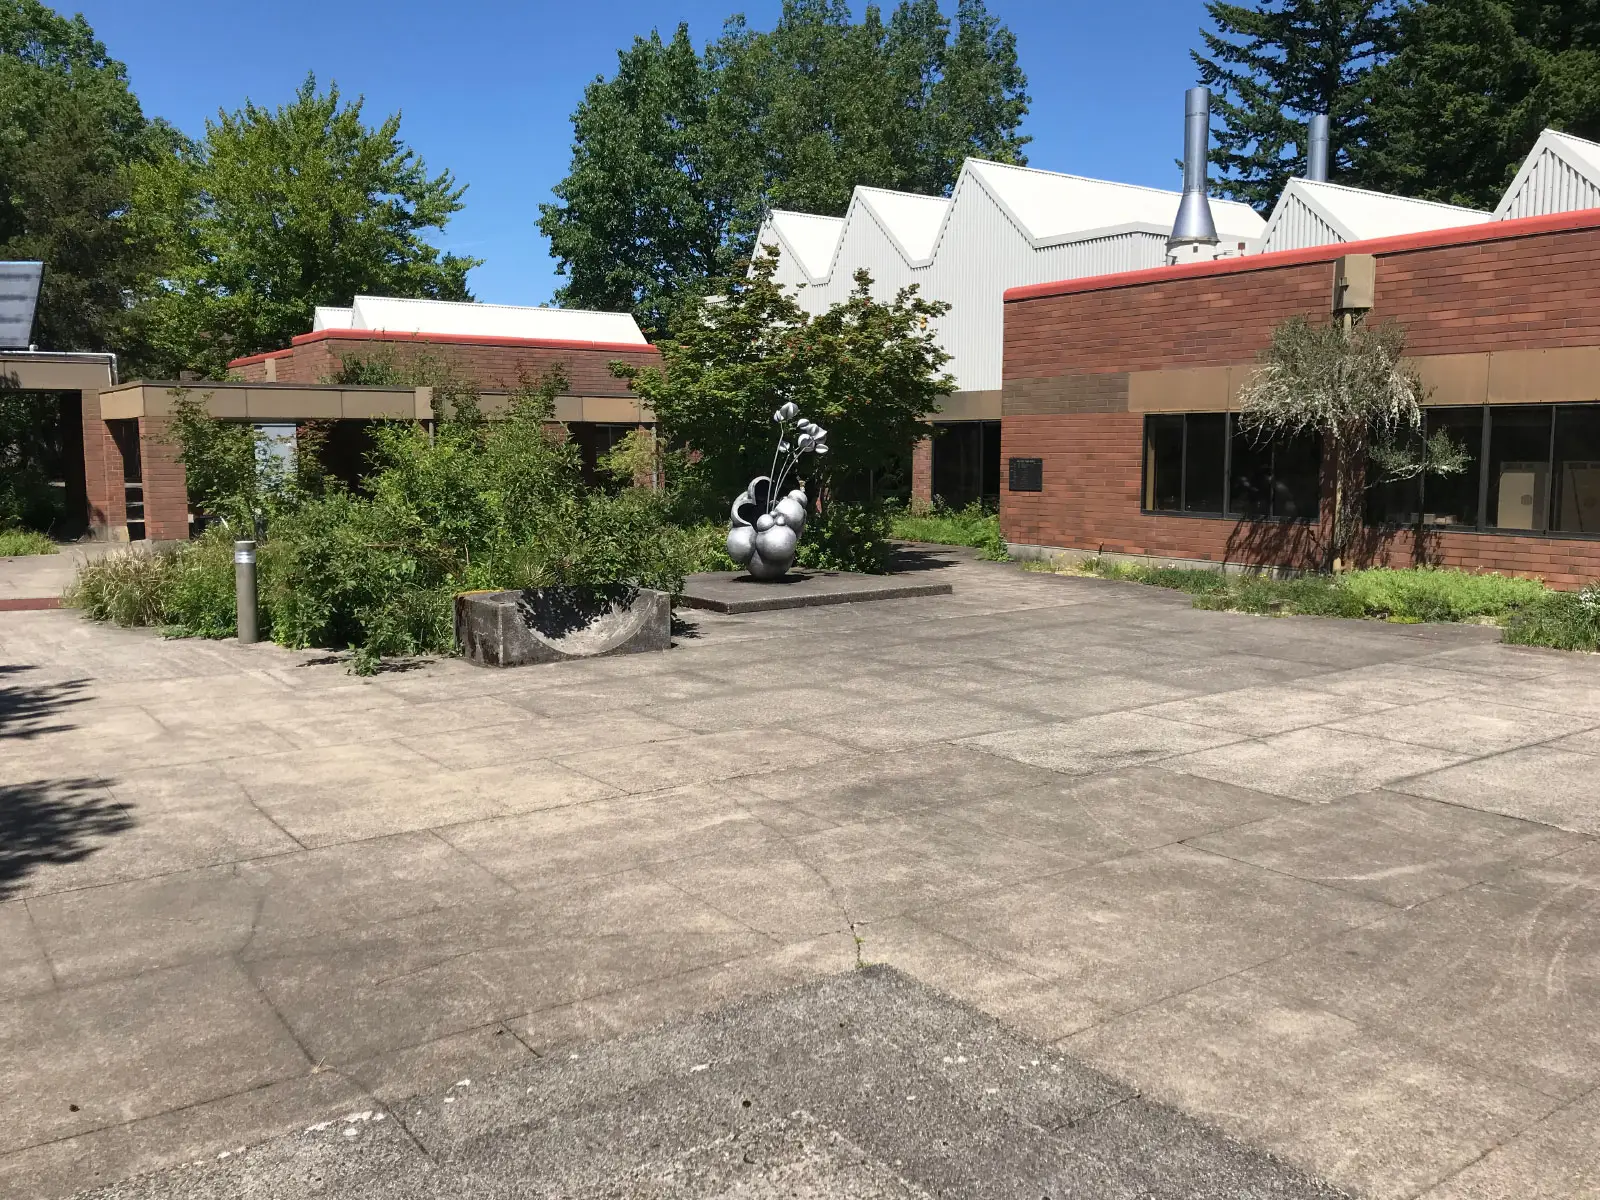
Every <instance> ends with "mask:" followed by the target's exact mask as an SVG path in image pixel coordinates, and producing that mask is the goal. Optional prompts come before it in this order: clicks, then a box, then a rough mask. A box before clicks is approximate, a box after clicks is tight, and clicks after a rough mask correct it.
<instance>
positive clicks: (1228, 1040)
mask: <svg viewBox="0 0 1600 1200" xmlns="http://www.w3.org/2000/svg"><path fill="white" fill-rule="evenodd" d="M1060 1045H1061V1047H1062V1048H1063V1049H1065V1050H1067V1051H1068V1052H1069V1053H1072V1054H1076V1055H1080V1056H1082V1057H1083V1058H1085V1059H1087V1061H1088V1062H1090V1063H1091V1064H1093V1065H1094V1066H1097V1067H1099V1068H1100V1069H1101V1070H1103V1071H1107V1072H1109V1073H1111V1074H1113V1075H1115V1076H1117V1077H1118V1078H1121V1079H1124V1080H1127V1081H1128V1082H1130V1083H1132V1084H1133V1085H1135V1086H1137V1087H1138V1088H1139V1089H1140V1090H1141V1091H1142V1092H1143V1093H1144V1094H1145V1095H1147V1096H1149V1097H1150V1098H1151V1099H1155V1100H1159V1101H1162V1102H1164V1103H1167V1104H1171V1105H1175V1106H1176V1107H1178V1108H1181V1109H1182V1110H1183V1111H1185V1112H1188V1113H1192V1114H1194V1115H1195V1116H1197V1117H1199V1118H1200V1119H1201V1120H1203V1121H1209V1122H1211V1123H1213V1124H1215V1125H1218V1126H1220V1127H1221V1128H1222V1129H1223V1130H1225V1131H1226V1132H1228V1133H1231V1134H1233V1135H1234V1136H1235V1137H1239V1138H1243V1139H1245V1140H1247V1141H1249V1142H1252V1143H1254V1144H1256V1145H1262V1146H1266V1147H1267V1148H1269V1149H1271V1150H1274V1151H1276V1152H1278V1153H1279V1154H1283V1155H1285V1156H1287V1157H1289V1158H1290V1159H1291V1160H1293V1161H1295V1162H1297V1163H1300V1164H1302V1165H1304V1166H1306V1167H1308V1168H1309V1169H1311V1170H1314V1171H1316V1172H1317V1173H1318V1174H1321V1175H1322V1176H1324V1177H1325V1178H1327V1179H1329V1180H1330V1181H1331V1182H1333V1183H1336V1184H1341V1185H1343V1186H1345V1187H1347V1188H1351V1189H1354V1190H1356V1191H1357V1192H1359V1193H1360V1194H1361V1195H1364V1196H1371V1197H1374V1200H1390V1198H1394V1200H1399V1198H1400V1197H1406V1196H1412V1195H1415V1193H1416V1191H1417V1189H1419V1188H1422V1187H1426V1186H1427V1185H1428V1184H1429V1183H1432V1182H1433V1181H1434V1180H1436V1179H1438V1178H1440V1177H1441V1176H1443V1175H1445V1174H1448V1173H1449V1172H1451V1171H1454V1170H1456V1169H1458V1168H1459V1167H1461V1166H1463V1165H1465V1164H1466V1163H1469V1162H1471V1161H1472V1160H1473V1159H1474V1158H1476V1157H1477V1156H1478V1155H1479V1154H1481V1153H1483V1151H1485V1150H1486V1149H1488V1148H1490V1147H1491V1146H1494V1145H1496V1144H1497V1143H1499V1142H1501V1141H1502V1140H1504V1139H1506V1138H1509V1137H1511V1136H1513V1135H1514V1134H1516V1133H1517V1132H1519V1131H1520V1130H1522V1129H1525V1128H1526V1127H1528V1126H1529V1125H1531V1124H1532V1123H1533V1122H1535V1121H1537V1120H1539V1119H1540V1118H1541V1117H1543V1116H1544V1115H1545V1114H1546V1113H1548V1112H1549V1111H1550V1110H1551V1108H1552V1107H1553V1104H1554V1101H1552V1100H1551V1099H1550V1098H1549V1097H1547V1096H1543V1095H1540V1094H1538V1093H1536V1092H1532V1091H1530V1090H1528V1089H1525V1088H1520V1087H1517V1086H1516V1085H1515V1084H1511V1083H1507V1082H1504V1081H1502V1080H1498V1079H1494V1078H1490V1077H1486V1076H1481V1075H1477V1074H1474V1073H1472V1072H1468V1071H1463V1070H1461V1069H1459V1068H1458V1067H1457V1066H1456V1065H1454V1064H1451V1063H1449V1062H1446V1061H1441V1060H1440V1059H1439V1058H1437V1057H1436V1056H1432V1055H1429V1054H1428V1053H1427V1052H1426V1050H1423V1049H1420V1048H1418V1047H1416V1046H1413V1045H1411V1044H1409V1043H1407V1042H1406V1041H1404V1040H1401V1039H1396V1038H1394V1037H1391V1036H1387V1035H1385V1034H1384V1033H1382V1032H1378V1031H1375V1030H1373V1029H1371V1028H1368V1027H1366V1026H1363V1025H1361V1024H1358V1023H1356V1022H1353V1021H1350V1020H1346V1019H1345V1018H1343V1017H1341V1016H1338V1015H1336V1014H1334V1013H1331V1012H1328V1011H1326V1010H1325V1009H1322V1008H1319V1007H1317V1006H1315V1005H1312V1004H1307V1003H1304V1002H1299V1001H1295V1000H1293V999H1288V998H1285V997H1282V996H1279V995H1277V994H1276V993H1275V992H1273V991H1272V990H1270V989H1267V988H1264V987H1262V986H1261V985H1260V984H1259V983H1257V982H1255V981H1253V980H1251V979H1248V978H1233V979H1223V980H1220V981H1217V982H1215V983H1211V984H1207V985H1206V986H1204V987H1201V988H1198V989H1197V990H1195V991H1192V992H1188V993H1186V994H1184V995H1180V996H1174V997H1172V998H1171V999H1168V1000H1164V1001H1162V1002H1160V1003H1158V1004H1156V1005H1154V1006H1152V1007H1150V1008H1147V1009H1143V1010H1141V1011H1140V1012H1136V1013H1132V1014H1129V1015H1128V1016H1125V1017H1122V1018H1120V1019H1118V1020H1115V1021H1111V1022H1108V1023H1106V1024H1104V1025H1099V1026H1096V1027H1095V1028H1093V1029H1090V1030H1087V1031H1085V1032H1083V1033H1080V1034H1077V1035H1076V1036H1074V1037H1071V1038H1069V1039H1067V1040H1066V1041H1064V1042H1062V1043H1060ZM1510 1194H1511V1193H1507V1195H1510Z"/></svg>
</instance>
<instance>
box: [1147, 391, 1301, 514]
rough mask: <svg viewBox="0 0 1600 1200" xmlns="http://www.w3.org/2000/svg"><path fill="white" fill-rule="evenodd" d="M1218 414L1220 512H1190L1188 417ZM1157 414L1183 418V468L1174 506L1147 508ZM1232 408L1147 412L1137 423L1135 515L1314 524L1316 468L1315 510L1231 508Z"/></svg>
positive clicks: (1234, 428)
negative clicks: (1251, 512)
mask: <svg viewBox="0 0 1600 1200" xmlns="http://www.w3.org/2000/svg"><path fill="white" fill-rule="evenodd" d="M1192 416H1193V417H1212V416H1220V417H1222V418H1223V423H1222V511H1221V512H1190V511H1189V510H1188V509H1187V508H1186V507H1185V506H1186V505H1187V504H1188V502H1189V418H1190V417H1192ZM1159 417H1182V418H1183V450H1182V463H1183V470H1182V475H1181V476H1180V479H1179V486H1178V507H1177V508H1175V509H1171V508H1147V507H1146V506H1145V501H1146V497H1148V496H1149V495H1150V454H1149V446H1150V422H1151V420H1152V419H1153V418H1159ZM1237 417H1238V414H1237V413H1235V412H1222V413H1219V412H1217V411H1216V410H1215V409H1210V410H1197V411H1195V412H1177V413H1174V412H1147V413H1145V414H1144V421H1143V422H1141V424H1140V427H1139V515H1140V516H1145V517H1181V518H1183V519H1184V520H1199V521H1235V522H1237V521H1250V522H1252V523H1254V524H1258V525H1315V524H1317V523H1318V522H1319V521H1320V520H1321V518H1322V514H1321V508H1322V480H1321V475H1320V472H1319V475H1318V480H1317V509H1318V511H1317V513H1316V514H1315V515H1313V516H1305V517H1279V516H1265V517H1251V516H1246V515H1245V514H1243V513H1239V512H1235V511H1233V438H1234V434H1235V432H1236V424H1235V422H1236V419H1237Z"/></svg>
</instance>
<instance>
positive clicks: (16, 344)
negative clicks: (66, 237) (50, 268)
mask: <svg viewBox="0 0 1600 1200" xmlns="http://www.w3.org/2000/svg"><path fill="white" fill-rule="evenodd" d="M43 278H44V264H43V263H37V262H0V350H26V349H27V348H28V342H29V339H30V338H31V337H32V335H33V314H34V310H35V309H36V308H38V306H39V283H40V281H41V280H42V279H43Z"/></svg>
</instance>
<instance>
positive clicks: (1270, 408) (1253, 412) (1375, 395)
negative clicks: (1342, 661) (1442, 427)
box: [1239, 316, 1467, 571]
mask: <svg viewBox="0 0 1600 1200" xmlns="http://www.w3.org/2000/svg"><path fill="white" fill-rule="evenodd" d="M1405 345H1406V335H1405V330H1404V329H1402V328H1401V327H1400V326H1398V325H1394V324H1387V325H1367V324H1365V323H1363V322H1360V321H1356V322H1354V323H1351V324H1345V323H1341V322H1329V323H1326V324H1313V323H1312V322H1311V321H1309V320H1307V319H1306V318H1305V317H1303V316H1295V317H1290V318H1289V319H1288V320H1286V321H1284V322H1283V323H1282V324H1281V325H1279V326H1278V327H1277V328H1276V329H1274V330H1273V332H1272V344H1271V345H1270V346H1269V347H1268V348H1267V349H1266V350H1265V351H1263V352H1262V354H1261V358H1260V365H1259V366H1258V368H1257V369H1256V372H1255V374H1254V375H1253V376H1252V377H1251V378H1250V380H1249V381H1248V382H1247V383H1246V384H1245V386H1244V388H1243V389H1242V390H1241V391H1240V393H1239V427H1240V429H1241V430H1243V431H1244V432H1245V433H1246V434H1249V435H1253V436H1256V437H1259V438H1263V439H1265V438H1269V437H1291V436H1293V435H1295V434H1303V433H1310V434H1315V435H1318V436H1320V437H1321V438H1322V440H1323V446H1324V448H1325V453H1329V454H1331V455H1332V456H1333V461H1332V463H1331V464H1330V466H1331V470H1328V471H1326V472H1325V477H1331V478H1332V480H1333V487H1334V492H1333V505H1332V525H1331V528H1330V530H1329V536H1328V544H1327V551H1326V554H1327V565H1328V566H1329V567H1330V568H1331V569H1332V570H1335V571H1339V570H1342V569H1343V568H1344V566H1345V560H1346V558H1347V557H1348V553H1349V550H1350V547H1351V544H1352V543H1353V542H1354V540H1355V538H1356V536H1357V535H1358V534H1359V533H1360V530H1361V526H1362V518H1363V511H1362V510H1363V506H1364V498H1365V493H1364V485H1365V483H1366V481H1367V467H1368V461H1369V459H1371V461H1372V465H1373V466H1374V467H1376V468H1377V469H1378V470H1379V471H1381V472H1383V474H1384V475H1385V476H1386V477H1388V478H1392V479H1405V478H1415V477H1417V476H1418V475H1421V474H1424V473H1433V474H1454V473H1459V472H1460V471H1462V470H1464V469H1465V467H1466V464H1467V456H1466V454H1465V453H1464V451H1462V450H1461V448H1460V447H1458V446H1456V445H1455V444H1454V443H1453V442H1451V440H1450V438H1449V435H1448V434H1444V433H1440V434H1437V435H1435V437H1434V438H1433V439H1431V440H1429V441H1422V440H1421V438H1420V433H1421V430H1422V401H1423V399H1424V398H1425V391H1424V388H1423V385H1422V381H1421V380H1420V379H1419V378H1417V375H1416V373H1415V372H1414V371H1412V370H1411V369H1410V368H1409V367H1407V366H1406V364H1405V361H1404V355H1405Z"/></svg>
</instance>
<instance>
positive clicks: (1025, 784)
mask: <svg viewBox="0 0 1600 1200" xmlns="http://www.w3.org/2000/svg"><path fill="white" fill-rule="evenodd" d="M1058 781H1059V777H1058V776H1056V775H1055V774H1054V773H1053V772H1051V771H1046V770H1042V769H1040V768H1038V767H1030V766H1026V765H1024V764H1022V763H1018V762H1013V761H1011V760H1010V759H1004V758H996V757H995V756H994V755H992V754H985V753H983V752H982V751H979V750H974V749H970V748H968V747H964V746H951V745H944V744H935V745H931V746H918V747H915V748H913V749H908V750H892V751H872V752H869V753H866V754H855V755H851V756H850V757H847V758H834V759H829V760H827V761H825V762H822V763H818V764H817V765H815V766H810V767H800V768H794V767H789V766H785V767H779V768H778V769H776V770H773V771H768V772H765V773H763V774H760V775H749V776H746V777H744V778H742V779H740V780H738V781H737V784H736V785H734V786H737V787H739V788H741V789H744V790H747V791H749V792H751V793H754V794H755V795H758V796H764V797H766V798H767V799H769V800H772V801H774V802H776V803H780V804H782V805H784V806H785V807H789V808H794V809H797V810H799V811H801V812H804V813H808V814H810V815H811V816H813V817H816V818H818V819H820V820H823V821H826V822H828V823H829V824H832V825H847V824H850V823H852V822H855V821H870V820H874V819H877V818H880V817H888V816H894V815H896V814H899V813H902V812H906V811H909V810H911V809H916V808H927V807H930V806H950V805H956V804H964V803H965V802H970V801H973V800H976V799H978V798H980V797H984V796H994V795H1005V794H1009V793H1015V792H1021V791H1026V790H1028V789H1030V788H1036V787H1040V786H1043V785H1045V784H1049V783H1052V782H1058Z"/></svg>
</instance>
